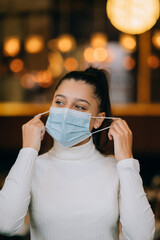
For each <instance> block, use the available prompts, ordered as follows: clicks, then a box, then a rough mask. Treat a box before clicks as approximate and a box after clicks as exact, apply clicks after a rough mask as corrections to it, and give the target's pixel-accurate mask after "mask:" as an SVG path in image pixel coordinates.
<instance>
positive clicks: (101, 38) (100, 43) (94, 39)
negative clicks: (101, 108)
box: [91, 33, 107, 48]
mask: <svg viewBox="0 0 160 240" xmlns="http://www.w3.org/2000/svg"><path fill="white" fill-rule="evenodd" d="M106 44H107V36H106V35H105V34H104V33H94V34H93V35H92V36H91V45H92V47H94V48H99V47H102V48H103V47H105V46H106Z"/></svg>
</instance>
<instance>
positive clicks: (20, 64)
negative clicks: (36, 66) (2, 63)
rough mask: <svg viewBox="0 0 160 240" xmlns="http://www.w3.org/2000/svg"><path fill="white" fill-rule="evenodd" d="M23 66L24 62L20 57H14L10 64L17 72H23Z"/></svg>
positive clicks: (11, 68) (12, 69) (13, 70)
mask: <svg viewBox="0 0 160 240" xmlns="http://www.w3.org/2000/svg"><path fill="white" fill-rule="evenodd" d="M23 67H24V63H23V61H22V60H21V59H19V58H16V59H13V60H12V61H11V62H10V64H9V68H10V70H11V71H12V72H15V73H18V72H21V71H22V70H23Z"/></svg>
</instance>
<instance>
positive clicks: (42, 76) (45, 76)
mask: <svg viewBox="0 0 160 240" xmlns="http://www.w3.org/2000/svg"><path fill="white" fill-rule="evenodd" d="M34 81H36V82H37V83H38V84H39V85H40V86H41V87H43V88H48V87H50V85H51V84H52V82H53V78H52V74H51V72H50V71H48V70H42V71H40V72H38V74H37V77H36V78H35V79H34Z"/></svg>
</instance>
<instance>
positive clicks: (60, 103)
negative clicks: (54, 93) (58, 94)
mask: <svg viewBox="0 0 160 240" xmlns="http://www.w3.org/2000/svg"><path fill="white" fill-rule="evenodd" d="M56 104H57V105H64V103H63V102H61V101H58V100H57V101H56Z"/></svg>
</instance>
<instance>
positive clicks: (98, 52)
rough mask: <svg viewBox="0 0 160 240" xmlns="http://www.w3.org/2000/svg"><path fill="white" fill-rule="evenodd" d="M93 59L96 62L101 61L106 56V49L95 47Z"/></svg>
mask: <svg viewBox="0 0 160 240" xmlns="http://www.w3.org/2000/svg"><path fill="white" fill-rule="evenodd" d="M93 56H94V59H95V60H96V61H98V62H103V61H105V60H106V58H107V57H108V53H107V50H106V49H105V48H96V49H95V50H94V54H93Z"/></svg>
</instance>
